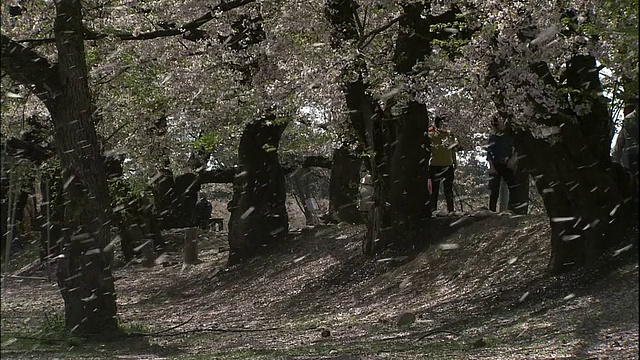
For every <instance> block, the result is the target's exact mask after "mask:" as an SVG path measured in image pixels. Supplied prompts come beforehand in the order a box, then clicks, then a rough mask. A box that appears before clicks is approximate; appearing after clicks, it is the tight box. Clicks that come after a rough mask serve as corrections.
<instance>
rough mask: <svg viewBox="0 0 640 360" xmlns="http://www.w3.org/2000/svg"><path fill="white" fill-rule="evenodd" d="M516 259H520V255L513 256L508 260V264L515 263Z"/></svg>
mask: <svg viewBox="0 0 640 360" xmlns="http://www.w3.org/2000/svg"><path fill="white" fill-rule="evenodd" d="M516 261H518V257H517V256H515V257H512V258H511V259H509V260H507V264H509V265H513V264H514V263H515V262H516Z"/></svg>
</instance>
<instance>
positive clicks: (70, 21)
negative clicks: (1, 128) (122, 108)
mask: <svg viewBox="0 0 640 360" xmlns="http://www.w3.org/2000/svg"><path fill="white" fill-rule="evenodd" d="M55 6H56V20H55V23H54V32H55V35H56V48H57V50H58V63H57V64H55V65H52V64H51V63H49V62H48V61H47V60H46V59H45V58H44V57H42V56H39V55H38V54H37V53H36V52H34V51H33V50H31V49H28V48H25V47H23V46H21V45H20V44H18V43H16V42H15V41H13V40H11V39H10V38H8V37H7V36H5V35H1V36H0V38H1V48H2V49H1V50H2V52H1V57H2V58H1V60H2V61H1V66H2V69H3V70H4V71H5V72H6V73H7V74H9V75H10V76H11V77H12V78H14V79H15V80H17V81H19V82H21V83H23V84H25V85H30V86H32V87H33V89H34V93H35V94H36V96H38V98H39V99H40V100H42V101H43V103H44V104H45V106H46V107H47V109H48V110H49V113H50V115H51V119H52V121H53V124H54V140H55V143H56V150H57V153H58V156H59V158H60V162H61V165H62V179H63V184H64V185H65V186H63V187H64V196H65V199H66V200H67V205H66V206H65V227H66V228H68V229H70V230H69V231H68V232H67V234H66V235H65V236H64V238H65V242H64V246H63V250H62V251H61V254H62V255H64V256H63V257H62V258H60V262H59V264H58V283H59V286H60V290H61V293H62V297H63V299H64V302H65V316H66V319H65V322H66V326H67V328H68V329H69V330H72V331H73V332H74V333H75V334H81V335H84V334H102V333H107V332H111V331H114V330H117V321H116V317H115V316H116V303H115V293H114V284H113V278H112V276H111V271H110V269H109V266H108V265H109V264H108V259H107V258H106V257H105V254H104V252H103V249H104V247H105V246H106V244H107V243H108V241H109V226H108V224H109V220H110V219H109V214H110V207H109V193H108V188H107V181H106V176H105V169H104V160H103V158H102V156H101V155H100V150H99V148H98V142H97V137H96V133H95V127H94V119H93V116H94V111H95V109H94V107H93V103H92V101H91V95H90V90H89V84H88V79H87V67H86V63H85V53H84V43H83V38H82V34H83V26H82V18H81V16H82V14H81V10H82V9H81V4H80V1H78V0H60V1H56V2H55ZM76 224H79V225H78V226H77V227H76Z"/></svg>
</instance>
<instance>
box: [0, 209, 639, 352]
mask: <svg viewBox="0 0 640 360" xmlns="http://www.w3.org/2000/svg"><path fill="white" fill-rule="evenodd" d="M436 221H437V222H438V223H439V226H438V227H437V229H436V231H433V232H432V233H431V234H427V235H425V242H428V241H430V240H432V239H433V238H436V239H439V240H437V241H436V244H435V245H433V246H429V247H426V248H425V249H423V250H420V251H418V250H417V251H416V253H415V254H413V255H412V256H411V257H408V258H407V257H392V256H391V255H389V256H383V257H381V258H379V259H373V260H372V259H366V258H364V257H363V256H362V255H361V241H362V237H363V236H364V233H365V228H364V227H363V226H349V225H344V226H343V225H338V226H323V227H316V228H315V229H312V230H306V231H304V232H300V233H299V234H297V235H292V236H291V238H290V241H289V243H288V244H286V246H285V247H284V248H283V249H281V251H279V252H278V253H274V254H272V255H268V256H263V257H260V258H257V259H254V260H253V261H251V262H250V263H248V264H245V265H243V266H236V267H232V268H224V262H225V259H226V254H227V253H226V252H225V248H226V246H227V244H226V241H225V234H223V233H204V234H202V235H201V242H200V246H201V250H202V251H201V256H200V258H201V259H202V260H203V261H204V262H203V263H201V264H199V265H195V266H190V267H186V268H183V267H182V265H181V264H179V263H178V264H176V265H173V266H167V267H163V266H156V267H154V268H143V267H140V266H139V265H135V266H129V267H125V268H122V269H118V270H116V272H115V276H116V277H117V278H118V280H117V282H116V287H117V289H116V290H117V293H118V311H119V316H120V319H121V322H135V323H136V324H137V323H141V324H144V325H146V326H148V327H149V328H150V330H151V331H158V330H163V329H167V328H170V327H172V326H175V325H178V324H181V323H183V322H186V324H184V325H183V326H181V327H179V328H177V329H174V330H172V331H171V333H175V332H187V333H183V334H177V335H174V336H158V337H151V338H143V339H131V340H127V341H118V342H115V343H113V342H112V343H105V344H90V343H89V344H87V343H84V344H79V345H76V346H74V347H73V348H71V349H69V347H68V346H66V345H64V346H63V345H61V344H55V343H54V344H42V343H38V342H33V341H32V342H29V340H25V339H18V341H16V342H13V343H11V342H12V341H13V339H14V338H16V336H15V335H16V334H18V333H19V332H20V331H24V329H25V328H28V327H38V326H41V325H39V324H40V323H42V322H43V319H44V316H43V313H44V312H43V309H51V308H53V309H56V310H59V309H61V308H62V301H61V298H60V295H59V293H58V291H57V288H56V286H55V284H53V283H49V282H46V281H39V280H19V279H15V278H5V279H4V280H3V291H2V342H3V346H2V357H3V358H54V357H58V358H61V357H64V358H77V359H96V358H104V359H113V358H122V359H160V358H181V359H191V358H193V359H210V358H216V359H274V358H279V359H384V358H388V359H422V358H428V359H598V358H602V359H604V358H610V359H637V358H638V263H637V255H636V253H637V250H636V249H637V247H634V248H633V250H630V251H626V252H622V253H621V254H620V255H618V256H617V257H616V259H618V258H619V259H620V261H618V263H617V264H616V266H611V267H609V268H608V269H601V270H599V271H595V272H580V273H572V274H568V275H563V276H557V277H552V276H548V275H546V273H545V270H546V265H547V261H548V259H549V250H548V248H549V246H548V245H549V244H548V236H549V233H548V226H547V219H546V218H545V217H543V216H525V217H509V216H494V217H489V218H486V219H482V220H471V219H462V220H458V219H450V218H444V219H438V220H436ZM452 221H455V222H456V223H457V224H458V225H457V226H456V227H450V226H448V224H449V223H451V222H452ZM637 235H638V229H637V227H635V228H633V229H629V241H628V242H634V244H637ZM180 237H181V234H180V233H178V234H175V235H174V238H176V239H177V241H179V239H180ZM169 257H170V258H172V259H175V260H177V261H179V256H178V255H177V254H169ZM31 275H36V276H42V274H31ZM34 294H38V296H34ZM405 311H409V312H412V313H414V314H415V315H416V321H415V323H413V324H410V325H408V326H403V327H399V326H398V325H397V323H396V319H397V317H398V315H399V314H400V313H402V312H405ZM439 329H443V330H449V331H452V332H455V333H457V334H459V335H454V334H449V333H434V334H430V333H429V332H430V331H432V330H439ZM323 330H328V331H329V332H328V333H327V332H325V333H324V335H325V337H323ZM190 331H193V332H190ZM163 335H169V333H165V334H163ZM326 335H329V336H326ZM424 335H427V336H426V337H424V338H421V337H423V336H424ZM36 344H37V347H36V348H33V347H34V346H35V345H36Z"/></svg>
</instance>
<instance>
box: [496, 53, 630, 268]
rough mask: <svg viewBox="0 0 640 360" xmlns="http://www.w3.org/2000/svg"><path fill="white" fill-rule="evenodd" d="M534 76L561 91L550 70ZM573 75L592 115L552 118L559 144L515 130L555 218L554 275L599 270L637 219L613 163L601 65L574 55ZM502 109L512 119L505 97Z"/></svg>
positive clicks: (566, 113)
mask: <svg viewBox="0 0 640 360" xmlns="http://www.w3.org/2000/svg"><path fill="white" fill-rule="evenodd" d="M496 69H497V68H496ZM532 69H533V71H535V72H536V73H537V74H538V75H539V76H540V77H541V78H542V79H544V80H545V81H546V82H547V83H548V84H551V85H554V84H555V82H554V80H553V77H552V76H551V74H550V72H549V69H548V67H547V66H546V64H544V63H538V64H534V65H533V66H532ZM497 73H498V72H497V71H495V72H494V74H497ZM565 76H566V77H567V84H568V85H569V86H570V87H573V88H574V90H575V92H572V94H573V95H572V101H574V102H576V103H582V104H586V105H587V106H589V107H590V111H589V112H588V113H587V114H586V115H578V114H575V113H574V112H573V111H572V110H571V109H570V108H566V109H563V110H562V111H561V112H559V113H556V114H548V115H549V116H547V117H544V118H543V120H541V121H544V124H543V126H551V127H553V128H555V129H556V131H557V134H555V135H554V141H550V139H549V138H548V137H544V136H542V137H541V136H537V137H536V136H534V135H533V133H532V130H531V129H529V128H522V127H514V128H512V129H511V131H512V134H513V138H514V147H515V149H516V151H517V152H518V153H519V154H522V155H523V157H522V159H521V160H520V164H521V165H522V166H523V167H524V168H523V170H524V171H527V172H529V173H530V174H531V175H532V176H533V178H534V179H535V182H536V187H537V189H538V191H539V192H540V194H541V195H542V199H543V201H544V205H545V209H546V212H547V215H548V216H549V220H550V224H551V249H552V252H551V261H550V268H551V271H552V272H555V273H558V272H562V271H566V270H568V269H571V268H572V267H575V266H578V267H580V266H586V267H592V266H594V265H595V264H596V260H597V259H598V258H599V257H601V256H602V255H603V254H604V252H605V250H606V249H607V248H609V247H610V246H612V245H614V244H615V243H616V241H617V240H619V239H620V236H618V231H621V230H623V229H624V228H625V226H626V222H627V221H628V220H629V214H630V213H632V212H633V211H632V210H633V209H632V207H633V206H632V205H631V201H630V199H631V189H630V187H629V185H628V184H629V179H628V178H627V177H625V176H624V171H623V170H622V169H620V167H619V166H617V165H616V164H613V163H612V162H611V159H610V157H609V146H610V141H611V126H612V124H611V120H610V118H609V114H608V112H607V108H606V103H605V101H604V99H603V98H602V97H601V96H600V95H599V94H600V93H601V86H600V81H599V79H598V71H597V68H596V62H595V59H594V58H593V57H591V56H584V55H578V56H574V57H573V58H572V59H571V60H570V61H569V63H568V64H567V71H566V73H565ZM496 104H497V105H498V107H499V108H500V109H503V111H502V113H503V114H504V115H505V117H508V113H507V112H506V111H504V109H505V107H504V106H503V103H502V99H501V98H500V97H499V96H496Z"/></svg>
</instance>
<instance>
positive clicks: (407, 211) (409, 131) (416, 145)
mask: <svg viewBox="0 0 640 360" xmlns="http://www.w3.org/2000/svg"><path fill="white" fill-rule="evenodd" d="M428 127H429V121H428V116H427V109H426V107H425V106H424V105H423V104H420V103H418V102H415V101H412V102H410V103H409V105H408V106H407V108H406V109H404V111H403V116H402V118H401V119H400V121H399V125H398V126H397V128H396V138H397V140H396V142H397V145H396V146H395V148H394V151H393V155H392V157H391V168H390V173H389V178H390V179H389V180H390V186H391V189H390V196H389V200H390V202H391V219H392V221H393V224H394V225H395V230H396V236H395V237H396V240H395V242H396V246H397V247H403V248H404V247H407V246H411V245H413V244H414V243H415V241H416V238H415V236H416V235H417V234H418V230H419V229H420V228H421V227H423V224H424V220H425V219H427V218H429V217H430V213H429V209H428V206H427V201H428V198H429V190H428V187H427V180H428V176H429V156H430V154H429V152H428V151H427V149H428V146H429V138H428V137H427V131H428Z"/></svg>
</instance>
